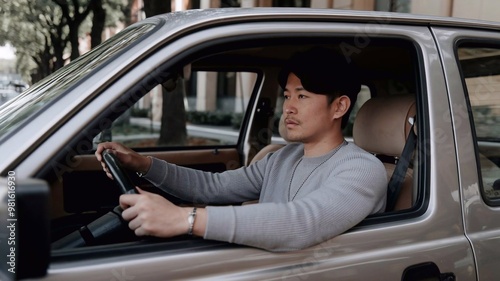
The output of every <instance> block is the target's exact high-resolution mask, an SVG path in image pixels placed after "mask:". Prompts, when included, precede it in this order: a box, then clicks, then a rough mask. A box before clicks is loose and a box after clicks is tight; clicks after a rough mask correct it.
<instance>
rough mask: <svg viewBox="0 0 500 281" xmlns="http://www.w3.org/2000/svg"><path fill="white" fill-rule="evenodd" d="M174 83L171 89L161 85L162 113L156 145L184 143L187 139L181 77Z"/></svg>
mask: <svg viewBox="0 0 500 281" xmlns="http://www.w3.org/2000/svg"><path fill="white" fill-rule="evenodd" d="M176 84H177V86H176V87H175V88H174V89H173V90H172V91H168V90H167V89H165V88H164V87H162V95H163V99H162V100H163V102H162V106H163V107H162V108H163V113H162V116H161V130H160V138H159V140H158V145H164V146H169V145H170V146H177V145H184V144H186V141H187V130H186V110H185V108H184V99H183V97H184V81H183V79H182V78H178V79H177V82H176Z"/></svg>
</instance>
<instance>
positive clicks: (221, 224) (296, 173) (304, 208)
mask: <svg viewBox="0 0 500 281" xmlns="http://www.w3.org/2000/svg"><path fill="white" fill-rule="evenodd" d="M279 83H280V85H281V87H282V88H283V89H284V97H285V100H284V104H283V120H284V125H285V128H284V129H285V132H283V133H284V134H286V139H287V140H288V141H289V142H290V144H288V145H286V146H284V147H283V148H282V149H280V150H278V151H276V152H274V153H270V154H268V155H267V156H266V157H264V158H263V159H262V160H260V161H257V162H256V163H254V164H252V165H250V166H248V167H242V168H239V169H237V170H232V171H226V172H223V173H209V172H203V171H198V170H193V169H189V168H184V167H179V166H176V165H174V164H170V163H167V162H165V161H161V160H158V159H155V158H148V157H144V156H141V155H139V154H137V153H135V152H133V151H132V150H130V149H128V148H126V147H124V146H122V145H120V144H117V143H103V144H100V145H99V146H98V148H97V151H96V156H97V159H98V160H99V161H101V162H102V157H101V153H102V152H103V151H104V150H111V151H112V152H113V153H114V154H116V156H117V157H118V158H119V160H121V162H123V165H124V166H125V167H127V168H129V169H131V170H133V171H139V172H142V173H144V177H145V178H146V179H148V180H149V181H150V182H152V183H153V184H154V185H155V186H157V187H159V188H161V189H163V190H164V191H166V192H168V193H170V194H172V195H174V196H177V197H179V198H182V199H184V200H189V201H192V202H194V203H202V204H206V205H207V207H206V208H198V209H197V210H196V209H195V208H186V207H179V206H176V205H174V204H172V203H171V202H169V201H167V200H166V199H165V198H163V197H162V196H159V195H156V194H152V193H149V192H146V191H142V190H140V189H139V194H136V195H130V194H128V195H122V196H121V197H120V205H121V206H122V208H123V209H124V211H123V214H122V216H123V218H124V219H125V220H127V221H129V227H130V228H131V229H132V230H134V231H135V233H136V235H152V236H157V237H172V236H176V235H181V234H186V233H189V234H193V235H196V236H202V237H204V238H205V239H212V240H220V241H227V242H231V243H238V244H244V245H250V246H254V247H259V248H264V249H268V250H272V251H290V250H297V249H302V248H305V247H308V246H311V245H314V244H317V243H320V242H323V241H326V240H328V239H330V238H332V237H334V236H336V235H338V234H341V233H343V232H345V231H346V230H348V229H350V228H351V227H353V226H354V225H356V224H357V223H359V222H360V221H361V220H363V219H364V218H365V217H366V216H368V215H369V214H373V213H377V212H381V211H383V210H384V208H385V198H386V188H387V178H386V172H385V169H384V167H383V165H382V163H381V162H380V161H379V160H377V158H375V157H374V156H373V155H371V154H369V153H367V152H365V151H363V150H362V149H360V148H359V147H357V146H356V145H354V144H353V143H348V142H346V141H345V140H344V137H343V135H342V128H343V127H344V126H345V125H346V123H347V120H348V118H349V112H350V110H351V108H352V105H353V104H354V102H355V101H356V97H357V94H358V92H359V90H360V83H359V82H358V80H357V78H356V74H355V72H354V70H353V68H352V67H351V65H349V64H348V63H347V62H346V60H345V58H343V57H340V56H337V55H336V54H334V53H332V52H331V51H330V50H328V49H324V48H314V49H311V50H308V51H305V52H302V53H298V54H296V55H294V56H292V57H291V58H290V59H289V61H288V62H287V63H286V65H285V66H284V67H283V69H282V71H281V73H280V75H279ZM103 167H104V164H103ZM104 169H105V171H107V169H106V168H105V167H104ZM107 173H108V176H111V175H110V174H109V172H107ZM255 199H259V203H258V204H252V205H244V206H217V207H215V206H209V204H217V205H223V204H231V203H234V202H244V201H249V200H255ZM195 210H196V212H195ZM193 213H195V214H193Z"/></svg>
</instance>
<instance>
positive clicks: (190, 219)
mask: <svg viewBox="0 0 500 281" xmlns="http://www.w3.org/2000/svg"><path fill="white" fill-rule="evenodd" d="M195 219H196V207H194V208H193V210H192V211H191V212H190V213H189V216H188V224H189V228H188V233H187V234H188V235H193V227H194V221H195Z"/></svg>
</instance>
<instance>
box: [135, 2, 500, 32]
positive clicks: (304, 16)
mask: <svg viewBox="0 0 500 281" xmlns="http://www.w3.org/2000/svg"><path fill="white" fill-rule="evenodd" d="M151 20H153V21H157V20H161V21H164V23H165V25H166V27H168V28H169V29H171V28H174V27H175V28H174V29H177V30H182V29H189V28H193V27H202V26H204V25H207V26H208V25H213V24H222V23H227V22H238V21H241V22H251V21H262V20H266V21H287V20H293V21H300V20H310V21H335V22H358V23H359V22H360V23H375V24H376V23H380V24H407V25H424V26H446V27H462V28H463V27H467V28H474V29H489V30H499V29H500V23H498V22H493V21H485V20H475V19H465V18H456V17H441V16H430V15H418V14H408V13H394V12H382V11H356V10H338V9H313V8H276V7H268V8H265V7H257V8H214V9H198V10H197V9H194V10H186V11H180V12H173V13H168V14H163V15H158V16H155V17H152V18H148V19H146V20H144V21H143V22H148V21H151Z"/></svg>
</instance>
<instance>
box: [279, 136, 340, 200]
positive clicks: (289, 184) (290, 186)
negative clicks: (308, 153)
mask: <svg viewBox="0 0 500 281" xmlns="http://www.w3.org/2000/svg"><path fill="white" fill-rule="evenodd" d="M346 144H347V141H346V140H344V141H343V142H342V143H341V144H340V145H339V146H337V147H336V148H335V149H334V150H333V152H331V155H330V156H329V157H328V158H326V159H325V160H324V161H323V162H321V163H319V165H318V166H316V167H314V169H313V170H312V171H311V172H310V173H309V175H307V177H306V178H305V179H304V181H302V184H300V186H299V188H298V189H297V191H295V194H294V195H293V197H292V198H291V199H290V192H291V189H292V180H293V177H294V175H295V171H296V170H297V167H298V166H299V164H300V162H302V159H304V158H303V157H301V158H300V159H299V161H297V164H295V167H294V168H293V172H292V176H291V177H290V182H289V183H288V201H289V202H290V201H293V199H295V196H297V194H298V193H299V191H300V189H301V188H302V186H303V185H304V184H305V183H306V181H307V180H308V179H309V177H310V176H311V175H312V174H313V173H314V171H316V170H317V169H318V168H319V167H321V165H323V164H325V163H326V162H327V161H328V160H330V159H331V158H332V157H333V155H335V153H337V151H339V150H340V149H341V148H342V147H343V146H345V145H346Z"/></svg>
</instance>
